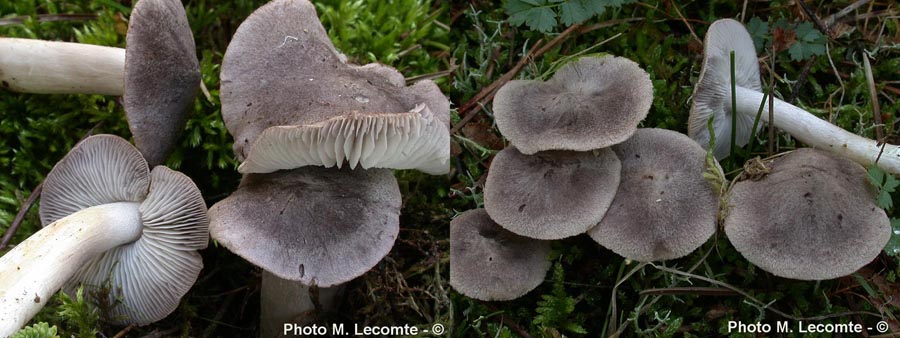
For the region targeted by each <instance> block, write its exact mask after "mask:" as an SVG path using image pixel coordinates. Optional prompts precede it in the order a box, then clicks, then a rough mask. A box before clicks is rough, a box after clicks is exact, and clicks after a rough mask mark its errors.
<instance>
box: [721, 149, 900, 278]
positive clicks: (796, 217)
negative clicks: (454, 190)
mask: <svg viewBox="0 0 900 338" xmlns="http://www.w3.org/2000/svg"><path fill="white" fill-rule="evenodd" d="M769 169H770V172H769V174H768V175H766V176H765V177H763V178H762V179H760V180H758V181H752V180H746V181H742V182H738V183H737V184H735V185H734V187H733V188H732V189H731V192H730V196H729V201H728V206H729V212H728V216H727V217H726V218H725V234H726V235H727V236H728V239H729V240H730V241H731V244H733V245H734V247H735V248H736V249H737V250H738V251H739V252H741V254H742V255H744V257H745V258H747V260H749V261H750V262H751V263H753V264H754V265H756V266H759V267H760V268H762V269H763V270H766V271H768V272H771V273H773V274H775V275H777V276H781V277H786V278H792V279H800V280H824V279H832V278H837V277H841V276H846V275H849V274H851V273H853V272H855V271H856V270H858V269H859V268H861V267H863V266H864V265H866V264H868V263H869V262H871V261H872V260H873V259H875V257H877V256H878V254H879V253H880V252H881V250H882V249H883V248H884V246H885V245H886V244H887V242H888V240H890V237H891V226H890V221H889V220H888V217H887V215H886V214H885V212H884V210H882V209H881V208H879V207H878V206H877V205H876V204H875V193H874V190H873V189H872V187H871V186H870V185H869V184H868V182H867V181H866V171H865V169H863V167H862V166H860V165H859V164H856V163H855V162H853V161H850V160H848V159H845V158H841V157H838V156H836V155H832V154H830V153H827V152H823V151H820V150H813V149H808V148H802V149H797V150H795V151H793V152H791V153H790V154H788V155H785V156H783V157H780V158H778V159H776V160H775V161H774V162H772V163H771V165H770V166H769Z"/></svg>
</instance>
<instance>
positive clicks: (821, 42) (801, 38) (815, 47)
mask: <svg viewBox="0 0 900 338" xmlns="http://www.w3.org/2000/svg"><path fill="white" fill-rule="evenodd" d="M794 33H796V34H797V41H795V42H794V43H793V44H792V45H791V47H790V48H789V49H788V54H790V55H791V60H794V61H801V60H806V59H809V58H811V57H813V56H814V55H823V54H825V43H826V42H827V40H828V39H827V38H826V37H825V36H824V35H822V33H820V32H819V31H818V30H816V29H815V28H814V27H813V24H812V23H809V22H803V23H800V24H799V25H797V27H795V28H794Z"/></svg>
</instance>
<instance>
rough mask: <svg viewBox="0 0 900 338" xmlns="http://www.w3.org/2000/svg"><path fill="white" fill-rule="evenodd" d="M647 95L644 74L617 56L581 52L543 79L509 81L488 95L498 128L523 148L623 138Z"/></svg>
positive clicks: (603, 143) (587, 146)
mask: <svg viewBox="0 0 900 338" xmlns="http://www.w3.org/2000/svg"><path fill="white" fill-rule="evenodd" d="M652 101H653V83H652V82H651V81H650V76H649V75H648V74H647V72H645V71H644V70H643V69H641V68H640V67H639V66H638V65H637V64H636V63H634V62H633V61H631V60H628V59H626V58H622V57H614V56H604V57H583V58H581V59H578V60H577V61H573V62H571V63H569V64H567V65H565V66H563V67H562V68H560V69H559V70H558V71H557V72H556V74H554V75H553V77H552V78H550V80H547V81H546V82H541V81H533V80H532V81H527V80H517V81H510V82H509V83H507V84H506V85H504V86H503V87H502V88H500V90H499V91H497V95H496V96H495V97H494V117H495V119H496V121H497V127H498V128H499V129H500V132H501V133H502V134H503V136H505V137H506V138H508V139H509V140H510V142H511V143H512V144H513V145H514V146H515V147H516V148H517V149H519V151H521V152H522V153H523V154H527V155H531V154H534V153H536V152H539V151H543V150H576V151H587V150H593V149H600V148H606V147H609V146H611V145H613V144H617V143H620V142H622V141H625V140H626V139H628V137H630V136H631V134H632V133H634V131H635V129H636V128H637V125H638V123H640V121H641V120H643V119H644V117H646V116H647V112H649V110H650V104H651V103H652Z"/></svg>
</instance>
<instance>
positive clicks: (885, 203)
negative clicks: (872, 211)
mask: <svg viewBox="0 0 900 338" xmlns="http://www.w3.org/2000/svg"><path fill="white" fill-rule="evenodd" d="M877 203H878V207H879V208H882V209H885V210H887V209H890V208H893V207H894V201H893V200H892V199H891V194H889V193H888V192H887V191H884V190H882V191H880V192H879V193H878V199H877Z"/></svg>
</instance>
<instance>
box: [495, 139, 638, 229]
mask: <svg viewBox="0 0 900 338" xmlns="http://www.w3.org/2000/svg"><path fill="white" fill-rule="evenodd" d="M620 169H621V163H620V162H619V159H618V158H617V157H616V154H615V153H613V151H612V150H610V149H609V148H604V149H600V150H596V151H593V152H591V151H588V152H576V151H567V150H555V151H554V150H549V151H542V152H538V153H535V154H534V155H524V154H522V153H521V152H519V151H518V150H517V149H516V148H514V147H508V148H506V149H504V150H503V151H501V152H500V153H498V154H497V155H496V156H495V157H494V160H493V161H492V162H491V169H490V171H489V172H488V176H487V180H486V182H485V186H484V207H485V210H486V211H487V213H488V214H490V215H491V219H493V220H494V221H496V222H497V223H498V224H500V225H501V226H502V227H503V228H505V229H507V230H509V231H512V232H514V233H516V234H518V235H521V236H525V237H531V238H536V239H545V240H549V239H561V238H565V237H570V236H575V235H578V234H582V233H584V232H585V231H587V230H588V229H590V228H592V227H593V226H595V225H597V223H598V222H600V220H601V219H603V215H604V214H606V210H607V209H608V208H609V206H610V204H611V203H612V201H613V197H615V195H616V189H617V188H618V187H619V175H620Z"/></svg>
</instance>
